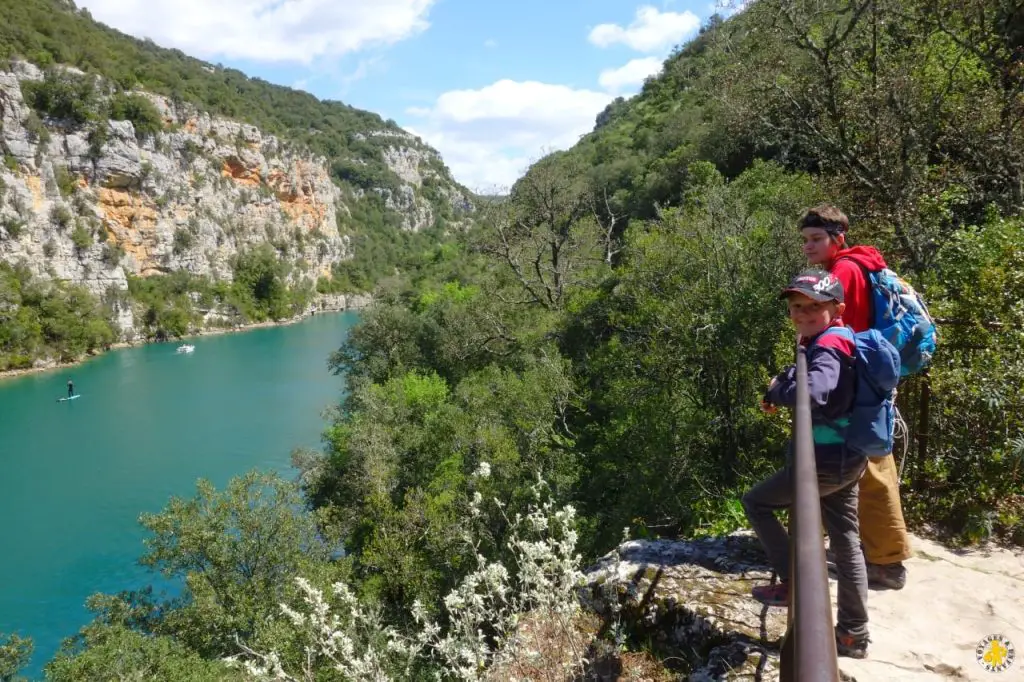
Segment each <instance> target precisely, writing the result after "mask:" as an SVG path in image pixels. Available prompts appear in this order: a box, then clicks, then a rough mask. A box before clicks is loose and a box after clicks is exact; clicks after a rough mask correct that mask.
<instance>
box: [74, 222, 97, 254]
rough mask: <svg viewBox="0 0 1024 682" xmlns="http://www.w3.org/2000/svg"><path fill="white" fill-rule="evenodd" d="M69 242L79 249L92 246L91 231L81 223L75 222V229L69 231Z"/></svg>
mask: <svg viewBox="0 0 1024 682" xmlns="http://www.w3.org/2000/svg"><path fill="white" fill-rule="evenodd" d="M71 243H72V244H74V245H75V248H76V249H78V250H79V251H82V250H84V249H87V248H89V247H90V246H92V231H90V230H89V229H88V228H87V227H85V226H84V225H82V224H81V223H78V224H76V225H75V229H74V230H72V231H71Z"/></svg>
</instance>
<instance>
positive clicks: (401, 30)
mask: <svg viewBox="0 0 1024 682" xmlns="http://www.w3.org/2000/svg"><path fill="white" fill-rule="evenodd" d="M434 2H435V0H345V2H338V1H337V0H217V1H216V2H212V1H211V0H78V5H79V6H80V7H85V8H87V9H88V10H89V11H90V12H91V13H92V15H93V17H95V18H96V19H97V20H98V21H102V22H103V23H105V24H108V25H110V26H113V27H115V28H117V29H118V30H121V31H124V32H125V33H129V34H131V35H135V36H140V37H142V36H145V37H148V38H150V39H152V40H153V41H154V42H156V43H157V44H159V45H162V46H167V47H176V48H179V49H181V50H183V51H184V52H186V53H188V54H190V55H194V56H196V57H199V58H201V59H207V60H213V61H216V60H217V59H218V58H225V59H249V60H253V61H258V62H297V63H302V64H309V63H311V62H312V61H314V60H315V59H317V58H319V57H337V56H341V55H344V54H349V53H353V52H358V51H360V50H363V49H366V48H369V47H376V46H382V45H391V44H394V43H396V42H399V41H401V40H403V39H405V38H408V37H410V36H412V35H414V34H416V33H419V32H421V31H423V30H425V29H426V28H427V27H428V26H429V24H428V22H427V15H428V13H429V11H430V7H431V5H433V4H434Z"/></svg>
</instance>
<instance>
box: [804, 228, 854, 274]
mask: <svg viewBox="0 0 1024 682" xmlns="http://www.w3.org/2000/svg"><path fill="white" fill-rule="evenodd" d="M800 236H801V237H803V240H804V256H805V257H806V258H807V262H808V263H810V264H811V265H828V264H829V263H830V262H832V259H833V258H835V256H836V254H837V253H839V250H840V248H841V247H842V245H843V242H844V241H845V240H846V236H845V235H842V234H841V235H839V236H838V237H836V238H834V239H833V238H832V235H830V234H829V233H828V232H826V231H825V230H824V229H822V228H820V227H805V228H804V229H802V230H800Z"/></svg>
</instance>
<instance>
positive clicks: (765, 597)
mask: <svg viewBox="0 0 1024 682" xmlns="http://www.w3.org/2000/svg"><path fill="white" fill-rule="evenodd" d="M751 594H752V595H753V596H754V599H756V600H757V601H759V602H761V603H762V604H764V605H765V606H789V583H778V584H777V585H762V586H760V587H755V588H754V589H753V590H751Z"/></svg>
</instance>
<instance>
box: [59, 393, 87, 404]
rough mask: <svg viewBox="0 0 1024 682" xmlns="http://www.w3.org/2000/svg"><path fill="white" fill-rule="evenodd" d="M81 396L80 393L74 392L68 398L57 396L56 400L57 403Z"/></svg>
mask: <svg viewBox="0 0 1024 682" xmlns="http://www.w3.org/2000/svg"><path fill="white" fill-rule="evenodd" d="M81 397H82V395H81V394H80V393H76V394H75V395H73V396H70V397H68V398H57V402H58V403H66V402H67V401H69V400H75V399H77V398H81Z"/></svg>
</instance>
